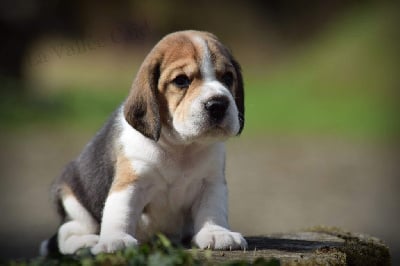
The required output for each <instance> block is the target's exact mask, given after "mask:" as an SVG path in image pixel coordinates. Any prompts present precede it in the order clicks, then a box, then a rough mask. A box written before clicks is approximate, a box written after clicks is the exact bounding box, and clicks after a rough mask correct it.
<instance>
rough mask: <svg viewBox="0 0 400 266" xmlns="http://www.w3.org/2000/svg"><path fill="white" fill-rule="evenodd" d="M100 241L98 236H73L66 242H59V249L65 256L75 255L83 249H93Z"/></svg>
mask: <svg viewBox="0 0 400 266" xmlns="http://www.w3.org/2000/svg"><path fill="white" fill-rule="evenodd" d="M98 241H99V236H98V235H72V236H70V237H68V238H67V239H66V240H65V241H64V242H61V243H60V242H59V249H60V252H61V253H62V254H64V255H66V254H74V253H75V252H76V251H78V250H79V249H81V248H91V247H93V246H95V245H96V244H97V242H98Z"/></svg>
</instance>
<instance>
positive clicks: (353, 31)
mask: <svg viewBox="0 0 400 266" xmlns="http://www.w3.org/2000/svg"><path fill="white" fill-rule="evenodd" d="M398 11H399V9H398V5H397V4H394V3H392V2H389V1H387V2H386V1H333V0H332V1H307V2H294V1H226V0H224V1H218V2H215V3H211V2H205V1H196V2H187V1H178V0H175V1H169V2H166V1H146V2H138V1H123V0H119V1H113V2H108V3H98V2H96V1H83V2H82V1H64V0H59V1H52V2H50V1H39V0H36V1H28V2H26V1H3V2H2V3H1V4H0V29H2V31H1V32H2V41H1V42H0V48H1V51H0V71H1V72H0V86H1V91H0V136H1V139H0V145H1V147H2V149H1V151H0V166H1V168H0V174H1V178H2V179H1V183H0V185H1V189H0V190H1V194H0V195H2V196H1V197H2V198H1V200H0V208H1V212H2V213H3V215H4V216H5V217H6V218H4V219H3V221H1V222H0V236H2V239H3V240H2V241H0V257H5V258H8V257H18V256H33V255H34V254H35V252H36V246H37V245H38V243H39V241H40V240H42V239H44V238H46V237H47V236H48V235H50V234H51V233H52V231H54V230H56V227H57V220H56V218H55V215H54V213H53V210H52V209H51V205H50V203H49V200H48V196H47V195H48V187H49V185H50V183H51V180H52V178H54V177H55V176H56V175H58V174H59V172H60V171H61V169H62V167H63V165H64V164H65V163H67V162H68V161H69V160H71V159H72V158H73V157H74V156H76V155H77V154H78V153H79V151H80V150H81V148H82V147H83V145H84V144H85V143H86V142H87V141H88V140H89V139H90V137H91V136H92V135H94V133H95V132H96V130H97V129H98V128H99V127H100V126H101V125H102V123H103V122H104V121H105V120H106V118H107V116H108V115H109V114H110V113H111V112H112V111H113V109H115V108H116V106H118V105H119V104H120V103H121V102H122V101H123V99H124V97H125V96H126V95H127V93H128V91H129V88H130V84H131V82H132V80H133V78H134V76H135V73H136V71H137V69H138V67H139V66H140V63H141V61H142V60H143V59H144V57H145V55H146V54H147V53H148V51H149V50H150V49H151V47H152V46H153V45H154V44H155V43H156V42H157V41H158V40H159V39H160V38H161V37H162V36H164V35H165V34H167V33H170V32H173V31H176V30H182V29H198V30H206V31H210V32H213V33H214V34H216V35H217V36H218V37H219V38H220V39H221V40H222V42H223V43H225V44H227V45H228V47H230V48H231V50H232V51H233V53H234V55H235V57H236V58H237V60H238V61H239V62H240V63H241V65H242V68H243V74H244V80H245V90H246V94H245V95H246V116H245V117H246V124H245V130H244V133H243V134H242V136H241V137H240V138H236V139H234V140H232V141H230V142H229V144H228V164H227V167H228V169H227V173H228V183H229V184H230V210H231V224H232V227H234V229H235V230H239V231H243V232H244V233H246V234H262V233H268V232H274V231H275V232H276V231H280V230H281V231H282V230H297V229H301V228H306V227H310V226H313V225H317V224H325V225H331V226H341V227H344V228H345V229H349V230H354V231H362V232H365V233H370V234H373V235H376V236H378V237H381V238H382V239H384V240H385V241H386V242H387V243H388V244H389V246H390V248H391V249H392V253H393V255H394V259H395V262H399V263H400V261H399V255H398V252H399V251H400V241H399V239H400V235H399V233H398V228H397V224H398V220H399V219H398V218H399V209H400V208H399V207H400V206H399V204H398V203H397V202H398V201H399V196H398V192H399V189H398V187H399V186H398V185H399V181H398V178H397V175H398V167H397V162H396V158H397V155H398V149H397V147H398V138H397V137H398V134H399V129H400V127H399V118H398V112H397V111H398V110H397V108H398V96H399V95H398V86H399V77H398V71H399V57H398V51H399V42H398V41H399V30H398V26H399V16H398V14H399V12H398ZM242 217H252V218H253V219H250V220H245V219H244V218H242ZM22 236H25V238H24V240H21V237H22Z"/></svg>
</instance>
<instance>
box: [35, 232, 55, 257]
mask: <svg viewBox="0 0 400 266" xmlns="http://www.w3.org/2000/svg"><path fill="white" fill-rule="evenodd" d="M57 238H58V234H57V233H55V234H54V235H53V236H52V237H50V238H49V239H47V240H44V241H43V242H42V243H41V244H40V249H39V254H40V256H43V257H50V256H57V255H60V250H59V248H58V241H57Z"/></svg>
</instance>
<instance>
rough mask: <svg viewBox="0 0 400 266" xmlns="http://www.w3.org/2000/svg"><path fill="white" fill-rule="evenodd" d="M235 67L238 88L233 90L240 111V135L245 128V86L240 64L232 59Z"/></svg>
mask: <svg viewBox="0 0 400 266" xmlns="http://www.w3.org/2000/svg"><path fill="white" fill-rule="evenodd" d="M231 61H232V64H233V67H234V68H235V72H236V79H237V80H236V86H235V88H234V89H233V98H234V99H235V102H236V106H237V108H238V111H239V123H240V130H239V132H238V135H239V134H240V133H241V132H242V130H243V127H244V84H243V77H242V70H241V67H240V65H239V63H238V62H237V61H236V60H235V59H234V58H232V59H231Z"/></svg>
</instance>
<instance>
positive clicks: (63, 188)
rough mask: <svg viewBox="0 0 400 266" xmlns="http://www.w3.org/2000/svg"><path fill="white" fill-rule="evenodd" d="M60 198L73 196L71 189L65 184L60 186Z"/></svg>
mask: <svg viewBox="0 0 400 266" xmlns="http://www.w3.org/2000/svg"><path fill="white" fill-rule="evenodd" d="M60 192H61V193H60V195H61V198H66V197H68V196H74V192H73V191H72V189H71V187H70V186H69V185H67V184H65V183H64V184H62V185H61V189H60Z"/></svg>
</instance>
